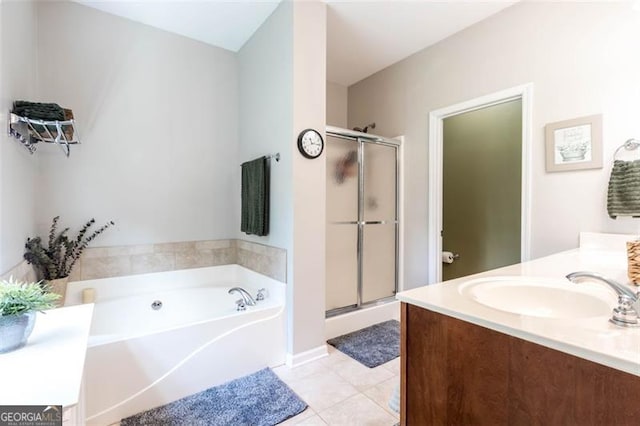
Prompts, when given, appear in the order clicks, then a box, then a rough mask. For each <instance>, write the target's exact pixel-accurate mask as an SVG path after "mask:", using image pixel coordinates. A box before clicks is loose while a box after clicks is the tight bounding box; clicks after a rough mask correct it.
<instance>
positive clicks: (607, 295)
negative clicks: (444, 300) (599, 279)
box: [459, 277, 616, 318]
mask: <svg viewBox="0 0 640 426" xmlns="http://www.w3.org/2000/svg"><path fill="white" fill-rule="evenodd" d="M459 291H460V294H462V295H463V296H466V297H468V298H470V299H472V300H473V301H475V302H477V303H480V304H482V305H485V306H488V307H490V308H493V309H497V310H500V311H504V312H509V313H512V314H519V315H526V316H531V317H542V318H591V317H598V316H604V315H610V314H611V309H612V308H613V307H615V306H616V297H615V294H614V293H613V292H612V291H610V290H608V289H606V288H601V287H600V286H599V285H595V286H594V285H593V284H590V283H582V284H575V283H571V282H569V281H568V280H559V279H549V278H533V277H489V278H481V279H476V280H471V281H468V282H466V283H464V284H462V285H461V286H460V289H459Z"/></svg>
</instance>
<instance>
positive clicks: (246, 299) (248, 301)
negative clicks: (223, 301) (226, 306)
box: [229, 287, 256, 306]
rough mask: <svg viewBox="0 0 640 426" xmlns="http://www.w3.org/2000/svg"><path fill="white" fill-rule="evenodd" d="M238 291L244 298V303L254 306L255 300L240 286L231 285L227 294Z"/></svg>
mask: <svg viewBox="0 0 640 426" xmlns="http://www.w3.org/2000/svg"><path fill="white" fill-rule="evenodd" d="M233 293H239V294H240V296H241V297H242V299H243V300H244V303H245V305H249V306H256V301H255V300H254V299H253V297H251V295H250V294H249V292H248V291H247V290H245V289H244V288H242V287H233V288H232V289H231V290H229V294H233Z"/></svg>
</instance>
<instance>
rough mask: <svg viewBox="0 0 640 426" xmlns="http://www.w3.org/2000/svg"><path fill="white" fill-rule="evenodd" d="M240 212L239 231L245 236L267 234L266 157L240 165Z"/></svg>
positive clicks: (267, 191)
mask: <svg viewBox="0 0 640 426" xmlns="http://www.w3.org/2000/svg"><path fill="white" fill-rule="evenodd" d="M241 199H242V211H241V218H240V219H241V220H240V230H241V231H242V232H244V233H246V234H250V235H251V234H253V235H258V236H265V235H268V234H269V169H268V164H267V157H262V158H257V159H255V160H253V161H247V162H246V163H243V164H242V196H241Z"/></svg>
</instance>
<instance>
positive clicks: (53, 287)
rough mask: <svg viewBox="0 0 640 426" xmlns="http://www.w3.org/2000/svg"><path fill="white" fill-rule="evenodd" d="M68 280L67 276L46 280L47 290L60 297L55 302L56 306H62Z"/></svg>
mask: <svg viewBox="0 0 640 426" xmlns="http://www.w3.org/2000/svg"><path fill="white" fill-rule="evenodd" d="M68 282H69V277H68V276H67V277H64V278H57V279H55V280H48V281H47V285H48V286H49V291H51V293H55V294H59V295H60V299H58V301H57V302H56V307H61V306H64V298H65V296H66V294H67V283H68Z"/></svg>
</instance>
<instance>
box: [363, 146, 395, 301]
mask: <svg viewBox="0 0 640 426" xmlns="http://www.w3.org/2000/svg"><path fill="white" fill-rule="evenodd" d="M362 149H363V158H362V165H361V167H362V174H363V176H362V178H363V188H362V189H363V191H362V303H368V302H372V301H375V300H378V299H383V298H386V297H391V296H393V295H394V294H395V292H396V282H397V276H396V270H397V268H396V263H397V224H398V222H397V210H398V208H397V187H398V182H397V175H398V173H397V148H396V147H395V146H390V145H383V144H376V143H363V144H362Z"/></svg>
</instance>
